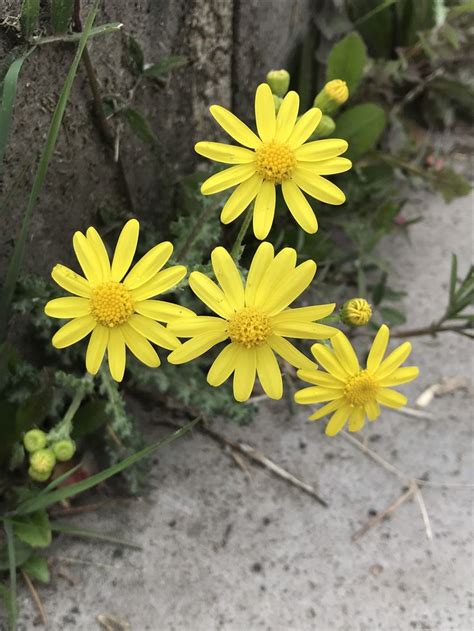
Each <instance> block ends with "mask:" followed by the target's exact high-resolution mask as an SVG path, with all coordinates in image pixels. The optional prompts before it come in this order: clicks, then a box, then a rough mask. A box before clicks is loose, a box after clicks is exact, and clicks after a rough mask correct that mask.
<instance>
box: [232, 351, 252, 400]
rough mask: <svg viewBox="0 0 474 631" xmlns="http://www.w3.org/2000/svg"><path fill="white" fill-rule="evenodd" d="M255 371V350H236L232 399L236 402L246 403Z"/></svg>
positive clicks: (250, 392)
mask: <svg viewBox="0 0 474 631" xmlns="http://www.w3.org/2000/svg"><path fill="white" fill-rule="evenodd" d="M256 369H257V354H256V351H255V348H244V347H242V346H241V347H240V348H239V349H238V353H237V356H236V358H235V370H234V383H233V386H234V398H235V400H236V401H247V399H248V398H249V397H250V395H251V394H252V389H253V386H254V383H255V372H256Z"/></svg>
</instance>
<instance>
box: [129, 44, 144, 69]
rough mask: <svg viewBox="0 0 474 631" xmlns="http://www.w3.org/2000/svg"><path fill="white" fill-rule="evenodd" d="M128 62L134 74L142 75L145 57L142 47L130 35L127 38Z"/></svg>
mask: <svg viewBox="0 0 474 631" xmlns="http://www.w3.org/2000/svg"><path fill="white" fill-rule="evenodd" d="M128 62H129V64H130V68H131V70H132V72H133V73H134V74H137V75H140V74H142V72H143V68H144V66H145V56H144V54H143V50H142V47H141V46H140V44H139V43H138V42H137V40H136V39H135V38H134V37H132V36H131V35H129V37H128Z"/></svg>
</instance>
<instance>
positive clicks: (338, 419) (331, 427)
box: [326, 405, 352, 436]
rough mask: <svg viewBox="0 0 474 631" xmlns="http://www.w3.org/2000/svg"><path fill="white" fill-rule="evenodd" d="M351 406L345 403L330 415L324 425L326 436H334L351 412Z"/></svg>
mask: <svg viewBox="0 0 474 631" xmlns="http://www.w3.org/2000/svg"><path fill="white" fill-rule="evenodd" d="M351 411H352V408H351V406H350V405H345V406H344V407H342V408H339V409H338V410H336V412H334V414H333V415H332V416H331V418H330V420H329V423H328V424H327V425H326V436H335V435H336V434H338V433H339V432H340V431H341V429H342V428H343V427H344V425H345V424H346V421H347V419H348V417H349V414H350V413H351Z"/></svg>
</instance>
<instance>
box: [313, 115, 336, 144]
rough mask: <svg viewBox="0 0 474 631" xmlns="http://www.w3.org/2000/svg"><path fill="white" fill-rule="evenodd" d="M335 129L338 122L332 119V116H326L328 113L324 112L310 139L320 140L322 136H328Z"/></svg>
mask: <svg viewBox="0 0 474 631" xmlns="http://www.w3.org/2000/svg"><path fill="white" fill-rule="evenodd" d="M335 129H336V123H335V122H334V121H333V120H332V118H331V117H330V116H326V114H323V115H322V116H321V120H320V121H319V125H318V126H317V127H316V129H315V130H314V132H313V133H312V134H311V138H310V139H309V140H319V139H320V138H327V137H328V136H330V135H331V134H332V132H333V131H334V130H335Z"/></svg>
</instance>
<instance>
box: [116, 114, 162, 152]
mask: <svg viewBox="0 0 474 631" xmlns="http://www.w3.org/2000/svg"><path fill="white" fill-rule="evenodd" d="M122 115H123V116H124V117H125V120H126V121H127V122H128V124H129V125H130V128H131V130H132V131H133V133H134V134H135V135H136V136H138V138H140V139H141V140H143V141H144V142H147V143H149V144H155V142H156V136H155V134H154V133H153V131H152V129H151V127H150V125H149V123H148V121H147V120H146V118H145V117H144V116H143V114H140V112H138V111H137V110H134V109H132V108H131V107H127V108H126V109H124V110H123V111H122Z"/></svg>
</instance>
